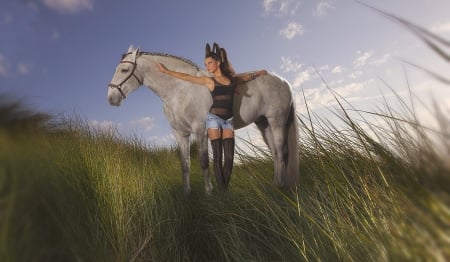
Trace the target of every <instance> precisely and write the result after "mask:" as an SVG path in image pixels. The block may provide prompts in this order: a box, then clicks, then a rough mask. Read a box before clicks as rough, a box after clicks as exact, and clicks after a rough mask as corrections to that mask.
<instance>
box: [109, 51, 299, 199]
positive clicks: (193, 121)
mask: <svg viewBox="0 0 450 262" xmlns="http://www.w3.org/2000/svg"><path fill="white" fill-rule="evenodd" d="M157 63H163V64H164V65H166V66H167V67H168V68H170V69H172V70H175V71H179V72H184V73H187V74H191V75H197V76H200V75H208V73H207V72H205V71H204V70H201V69H200V68H199V67H198V66H197V65H195V64H194V63H193V62H192V61H190V60H188V59H186V58H183V57H179V56H175V55H170V54H164V53H152V52H141V51H140V50H139V48H134V47H133V46H130V47H129V49H128V51H127V52H126V53H125V54H123V55H122V60H121V61H120V62H119V64H118V65H117V67H116V69H115V73H114V76H113V77H112V80H111V82H110V84H109V85H108V97H107V98H108V101H109V103H110V104H111V105H113V106H120V104H121V102H122V100H124V99H125V98H126V97H127V96H128V95H129V94H130V93H131V92H132V91H134V90H136V89H137V88H138V87H140V86H147V87H149V88H150V89H151V90H152V91H153V92H154V93H155V94H156V95H157V96H159V97H160V98H161V100H162V102H163V111H164V114H165V116H166V118H167V119H168V121H169V123H170V125H171V127H172V129H173V134H174V136H175V139H176V142H177V144H178V147H179V150H180V158H181V169H182V173H183V190H184V192H185V193H189V192H190V191H191V186H190V180H189V176H190V155H189V153H190V149H189V148H190V142H189V137H190V135H194V136H195V140H196V142H197V144H198V149H199V150H198V151H199V158H200V166H201V169H202V173H203V176H204V183H205V190H206V192H207V193H208V194H210V193H211V192H212V190H213V186H212V183H211V179H210V176H209V170H208V169H209V159H208V138H207V132H206V131H207V130H206V127H205V120H206V115H207V112H208V111H209V109H210V107H211V105H212V97H211V94H210V92H209V90H208V89H207V88H205V87H204V86H201V85H198V84H194V83H191V82H187V81H183V80H180V79H177V78H173V77H170V76H168V75H165V74H163V73H161V72H160V71H159V70H158V68H157ZM233 112H234V118H233V124H234V127H235V129H239V128H243V127H245V126H247V125H249V124H251V123H255V124H256V126H257V128H258V129H259V131H260V132H261V134H262V137H263V140H264V142H265V143H266V144H267V145H268V147H269V148H270V152H271V155H272V158H273V163H274V175H273V183H274V184H275V185H276V186H278V187H280V188H289V189H292V188H293V187H295V186H296V184H297V182H298V173H299V170H298V169H299V167H298V166H299V155H298V130H297V126H298V124H297V121H298V120H297V117H296V112H295V107H294V102H293V97H292V93H291V86H290V84H289V83H288V82H287V81H286V80H285V79H283V78H282V77H280V76H278V75H276V74H274V73H271V72H269V74H268V75H264V76H261V77H258V78H257V79H254V80H251V81H248V82H245V83H242V84H239V85H238V86H237V92H236V94H235V95H234V106H233Z"/></svg>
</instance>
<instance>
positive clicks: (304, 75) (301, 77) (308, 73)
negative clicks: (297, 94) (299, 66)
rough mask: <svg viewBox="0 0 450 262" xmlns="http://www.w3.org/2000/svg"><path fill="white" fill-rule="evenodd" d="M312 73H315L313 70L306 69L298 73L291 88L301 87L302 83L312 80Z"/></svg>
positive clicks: (310, 68)
mask: <svg viewBox="0 0 450 262" xmlns="http://www.w3.org/2000/svg"><path fill="white" fill-rule="evenodd" d="M314 71H315V70H314V68H312V67H308V68H306V70H304V71H302V72H300V73H298V74H297V75H296V77H295V79H294V81H293V82H292V87H293V88H298V87H301V86H302V85H303V83H305V82H307V81H310V80H312V79H313V74H314Z"/></svg>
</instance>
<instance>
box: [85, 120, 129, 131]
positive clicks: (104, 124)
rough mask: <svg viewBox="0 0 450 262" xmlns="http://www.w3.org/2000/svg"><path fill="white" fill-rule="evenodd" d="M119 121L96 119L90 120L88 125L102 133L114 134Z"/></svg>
mask: <svg viewBox="0 0 450 262" xmlns="http://www.w3.org/2000/svg"><path fill="white" fill-rule="evenodd" d="M121 125H122V124H120V123H115V122H112V121H107V120H105V121H97V120H90V121H89V126H90V127H92V128H94V129H95V130H98V131H100V132H103V133H107V134H114V133H116V132H117V129H118V128H119V127H120V126H121Z"/></svg>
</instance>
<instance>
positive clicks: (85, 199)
mask: <svg viewBox="0 0 450 262" xmlns="http://www.w3.org/2000/svg"><path fill="white" fill-rule="evenodd" d="M336 99H337V101H339V103H340V105H341V109H340V110H336V111H335V114H336V115H337V116H339V117H340V118H341V119H342V121H343V123H344V124H345V126H344V127H342V126H341V127H339V128H338V127H336V126H334V125H333V124H332V123H331V122H329V121H327V119H322V118H321V117H320V116H317V115H301V116H299V117H298V119H299V122H300V127H299V130H300V134H301V135H300V141H299V146H300V149H301V150H300V158H301V161H300V178H301V179H300V182H299V185H298V187H297V188H296V190H294V191H293V192H286V191H282V190H280V189H278V188H276V187H274V186H273V185H272V172H273V166H272V162H271V158H270V154H269V152H268V151H267V150H266V149H264V148H257V147H254V146H252V145H251V144H250V143H248V144H247V145H246V146H247V147H249V148H247V149H245V150H249V149H250V150H254V151H258V152H259V154H260V155H262V157H258V158H254V157H250V156H248V155H247V154H244V148H241V149H238V155H237V157H238V159H239V163H240V164H239V165H237V166H236V167H235V169H234V170H233V177H232V180H231V184H230V190H229V191H228V192H227V193H225V194H219V193H214V194H213V195H211V196H208V195H207V194H206V193H205V192H204V186H203V178H202V177H201V175H200V174H201V172H200V168H199V165H198V161H197V156H196V155H195V154H194V155H193V161H192V175H191V180H192V188H193V192H192V193H191V194H190V195H188V196H185V195H184V194H183V190H182V178H181V170H180V165H179V159H178V151H177V149H176V148H148V147H147V146H145V145H144V143H143V142H142V141H139V140H138V139H135V138H124V137H120V136H119V135H118V134H115V133H114V132H110V133H104V132H99V131H98V130H95V129H93V128H91V127H89V126H88V125H87V124H86V122H85V121H83V120H82V119H77V118H76V117H75V118H72V119H68V118H50V117H48V116H46V115H42V114H39V113H35V112H30V111H27V110H25V109H24V108H23V107H22V106H21V104H20V103H10V102H5V100H3V103H2V104H1V105H0V117H1V118H0V260H1V261H318V260H319V261H336V260H338V261H339V260H341V261H380V260H393V261H399V260H417V261H430V260H431V261H445V260H448V259H449V258H450V248H449V247H450V195H449V192H450V190H449V189H450V188H449V187H450V168H449V166H448V164H447V162H448V155H443V154H441V153H439V152H438V151H437V149H436V148H435V143H433V142H432V141H431V136H433V135H430V133H429V131H428V129H426V128H424V127H422V126H421V125H420V123H419V122H418V120H417V119H416V118H415V116H414V113H413V111H411V110H408V109H407V107H406V106H405V107H404V108H403V109H404V110H403V112H402V113H401V115H399V114H398V112H394V109H392V108H390V107H389V106H386V107H385V108H384V111H383V110H382V111H380V112H377V113H376V116H377V118H378V120H379V121H378V122H376V124H372V122H369V121H364V115H362V113H361V115H359V116H358V115H356V116H351V115H352V113H354V112H355V111H356V109H352V108H350V109H345V107H346V106H347V107H348V106H350V107H351V105H348V104H345V99H342V98H339V97H338V95H336ZM356 112H358V111H356ZM373 114H375V113H373ZM440 119H441V120H440V121H448V120H447V119H445V117H444V120H443V119H442V118H440ZM363 127H364V128H363ZM443 131H445V130H443ZM433 134H434V133H433ZM445 135H446V136H445ZM441 138H442V139H443V141H444V142H446V143H447V145H448V134H444V136H441ZM244 142H245V141H244ZM444 142H443V143H442V144H445V143H444ZM194 153H195V152H194ZM443 156H445V157H446V158H447V159H443V158H442V157H443Z"/></svg>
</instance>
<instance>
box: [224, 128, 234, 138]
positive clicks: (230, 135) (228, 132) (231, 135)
mask: <svg viewBox="0 0 450 262" xmlns="http://www.w3.org/2000/svg"><path fill="white" fill-rule="evenodd" d="M222 138H223V139H227V138H234V130H233V129H224V130H222Z"/></svg>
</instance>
